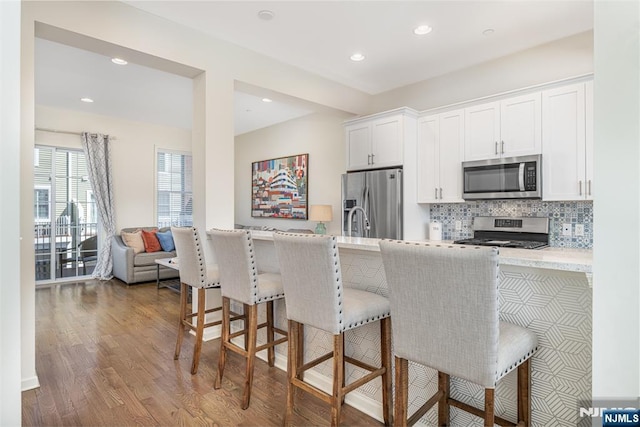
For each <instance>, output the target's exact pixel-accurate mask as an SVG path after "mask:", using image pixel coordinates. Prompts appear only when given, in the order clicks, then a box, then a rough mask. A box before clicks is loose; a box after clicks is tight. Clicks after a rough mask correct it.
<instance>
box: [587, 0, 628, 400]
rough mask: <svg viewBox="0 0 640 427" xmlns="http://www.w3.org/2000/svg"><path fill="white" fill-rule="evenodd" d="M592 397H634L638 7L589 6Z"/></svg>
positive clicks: (603, 2) (609, 3)
mask: <svg viewBox="0 0 640 427" xmlns="http://www.w3.org/2000/svg"><path fill="white" fill-rule="evenodd" d="M594 12H595V28H594V37H595V38H594V57H595V64H594V65H595V67H594V76H595V77H594V108H595V110H594V121H595V128H594V145H595V155H594V166H595V173H594V194H595V195H596V196H595V200H594V202H593V207H594V214H593V215H594V239H593V243H594V244H593V248H594V251H593V253H594V266H593V314H594V316H593V396H594V398H602V397H608V398H623V397H638V396H639V395H640V370H639V366H638V365H639V364H640V317H639V316H638V306H640V304H639V303H640V227H639V226H640V209H639V204H640V167H638V164H639V161H640V84H639V83H640V45H639V43H638V39H639V36H640V34H639V33H640V26H639V24H640V3H638V2H637V1H606V0H596V1H595V5H594Z"/></svg>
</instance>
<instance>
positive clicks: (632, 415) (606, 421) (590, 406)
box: [578, 398, 640, 427]
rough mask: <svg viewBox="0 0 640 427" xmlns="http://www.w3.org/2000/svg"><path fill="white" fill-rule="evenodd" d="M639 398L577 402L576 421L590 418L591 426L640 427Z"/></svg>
mask: <svg viewBox="0 0 640 427" xmlns="http://www.w3.org/2000/svg"><path fill="white" fill-rule="evenodd" d="M638 408H640V398H631V399H594V400H593V402H591V401H586V400H585V401H579V402H578V420H580V419H583V418H591V420H592V425H593V426H598V427H600V426H602V427H620V426H637V427H640V410H639V409H638Z"/></svg>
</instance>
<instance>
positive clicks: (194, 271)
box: [171, 227, 222, 374]
mask: <svg viewBox="0 0 640 427" xmlns="http://www.w3.org/2000/svg"><path fill="white" fill-rule="evenodd" d="M171 234H172V235H173V241H174V242H175V245H176V254H177V256H178V270H179V272H180V323H179V325H178V341H177V342H176V351H175V354H174V357H173V358H174V360H178V357H180V348H181V347H182V338H183V337H184V330H185V328H188V329H189V330H192V331H195V332H196V342H195V345H194V349H193V361H192V362H191V374H195V373H196V372H198V364H199V363H200V352H201V350H202V335H203V333H204V329H205V328H209V327H211V326H216V325H220V324H221V323H222V322H221V321H220V320H218V321H215V322H209V323H204V321H205V315H206V314H209V313H213V312H216V311H220V310H222V307H215V308H211V309H208V310H207V309H206V306H205V294H206V290H207V289H211V288H219V287H220V281H219V277H218V267H217V266H216V265H208V264H207V263H206V262H205V258H204V253H203V252H202V246H201V244H200V235H199V234H198V230H197V229H196V228H195V227H179V228H178V227H171ZM187 286H191V287H192V288H194V289H198V308H197V311H196V312H191V313H187V299H188V297H189V288H188V287H187ZM192 310H193V309H192ZM194 317H196V322H197V323H196V326H193V324H192V323H191V322H192V320H193V318H194Z"/></svg>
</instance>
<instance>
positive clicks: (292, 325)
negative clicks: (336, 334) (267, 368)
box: [283, 320, 302, 427]
mask: <svg viewBox="0 0 640 427" xmlns="http://www.w3.org/2000/svg"><path fill="white" fill-rule="evenodd" d="M288 323H289V349H288V350H287V406H286V410H285V413H284V422H283V424H284V426H285V427H286V426H288V425H289V423H290V422H291V417H292V416H293V406H294V394H295V388H294V387H293V380H294V379H295V378H296V377H298V374H297V371H298V363H301V364H302V361H301V360H300V359H299V352H298V345H299V341H298V337H299V329H300V326H301V325H300V324H299V323H298V322H296V321H293V320H289V322H288Z"/></svg>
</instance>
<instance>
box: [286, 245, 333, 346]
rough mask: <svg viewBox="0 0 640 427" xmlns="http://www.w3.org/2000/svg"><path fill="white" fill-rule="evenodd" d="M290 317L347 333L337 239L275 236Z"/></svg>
mask: <svg viewBox="0 0 640 427" xmlns="http://www.w3.org/2000/svg"><path fill="white" fill-rule="evenodd" d="M273 240H274V242H275V246H276V253H277V255H278V261H279V263H280V274H281V275H282V287H283V288H284V295H285V300H286V302H287V318H288V319H291V320H295V321H296V322H300V323H304V324H305V325H309V326H313V327H315V328H318V329H322V330H324V331H327V332H331V333H332V334H338V333H340V332H342V331H344V330H345V326H344V325H343V316H342V275H341V272H340V258H339V256H338V249H337V247H336V238H335V237H333V236H320V235H315V234H291V233H275V234H274V235H273Z"/></svg>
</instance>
